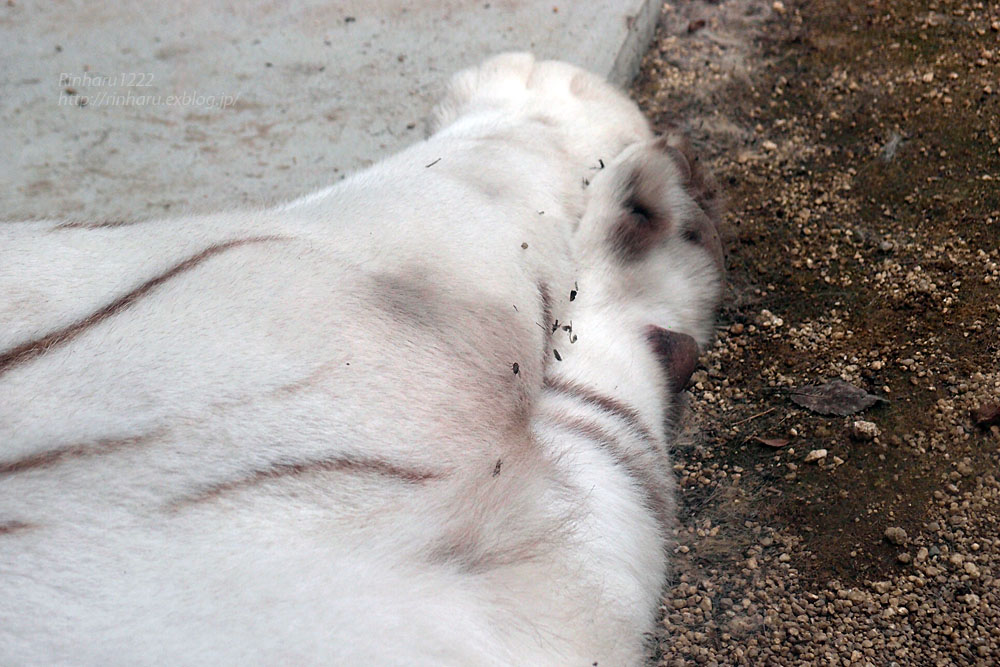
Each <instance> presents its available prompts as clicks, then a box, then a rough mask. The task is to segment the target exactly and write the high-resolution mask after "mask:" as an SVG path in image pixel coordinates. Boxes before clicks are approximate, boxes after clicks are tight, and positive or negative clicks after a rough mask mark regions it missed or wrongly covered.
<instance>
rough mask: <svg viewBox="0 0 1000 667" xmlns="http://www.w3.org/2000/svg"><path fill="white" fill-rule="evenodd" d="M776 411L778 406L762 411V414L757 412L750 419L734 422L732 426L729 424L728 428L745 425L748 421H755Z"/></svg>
mask: <svg viewBox="0 0 1000 667" xmlns="http://www.w3.org/2000/svg"><path fill="white" fill-rule="evenodd" d="M777 409H778V406H777V405H776V406H774V407H773V408H768V409H767V410H764V412H758V413H757V414H755V415H752V416H750V417H747V418H746V419H741V420H739V421H738V422H736V423H734V424H730V426H739V425H740V424H745V423H747V422H748V421H753V420H754V419H757V417H763V416H764V415H766V414H768V413H771V412H774V411H775V410H777Z"/></svg>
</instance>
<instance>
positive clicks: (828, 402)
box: [792, 380, 885, 417]
mask: <svg viewBox="0 0 1000 667" xmlns="http://www.w3.org/2000/svg"><path fill="white" fill-rule="evenodd" d="M879 401H885V399H884V398H881V397H879V396H875V395H873V394H869V393H868V392H867V391H865V390H864V389H859V388H858V387H855V386H854V385H853V384H848V383H847V382H844V381H843V380H834V381H833V382H827V383H826V384H818V385H806V386H804V387H799V388H797V389H793V390H792V402H794V403H795V404H796V405H801V406H802V407H804V408H808V409H809V410H812V411H813V412H818V413H820V414H821V415H840V416H841V417H846V416H847V415H853V414H854V413H855V412H860V411H861V410H864V409H865V408H870V407H871V406H873V405H875V403H877V402H879Z"/></svg>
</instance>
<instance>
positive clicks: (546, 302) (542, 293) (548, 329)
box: [538, 283, 552, 335]
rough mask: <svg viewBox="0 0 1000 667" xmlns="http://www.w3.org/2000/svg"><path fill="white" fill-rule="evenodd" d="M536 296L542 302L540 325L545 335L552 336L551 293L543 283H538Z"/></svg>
mask: <svg viewBox="0 0 1000 667" xmlns="http://www.w3.org/2000/svg"><path fill="white" fill-rule="evenodd" d="M538 294H539V297H540V298H541V300H542V325H543V326H544V327H545V333H546V335H550V334H552V293H551V292H550V291H549V286H548V285H547V284H545V283H538Z"/></svg>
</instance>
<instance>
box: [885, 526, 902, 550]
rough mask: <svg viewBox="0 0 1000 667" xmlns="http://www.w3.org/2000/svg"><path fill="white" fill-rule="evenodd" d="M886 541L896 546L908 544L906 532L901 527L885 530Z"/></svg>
mask: <svg viewBox="0 0 1000 667" xmlns="http://www.w3.org/2000/svg"><path fill="white" fill-rule="evenodd" d="M885 539H887V540H889V541H890V542H892V543H893V544H895V545H897V546H898V545H903V544H906V539H907V535H906V531H905V530H903V529H902V528H900V527H899V526H890V527H889V528H886V529H885Z"/></svg>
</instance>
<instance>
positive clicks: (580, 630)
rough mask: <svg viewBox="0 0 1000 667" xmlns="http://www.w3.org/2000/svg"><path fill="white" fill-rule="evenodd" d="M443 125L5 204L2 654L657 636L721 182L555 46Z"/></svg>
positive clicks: (423, 656) (518, 648) (460, 647)
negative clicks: (361, 167) (110, 216)
mask: <svg viewBox="0 0 1000 667" xmlns="http://www.w3.org/2000/svg"><path fill="white" fill-rule="evenodd" d="M431 128H432V131H433V134H432V136H431V137H430V138H429V139H428V140H426V141H424V142H421V143H418V144H416V145H414V146H412V147H411V148H409V149H407V150H406V151H404V152H402V153H400V154H398V155H396V156H393V157H391V158H389V159H387V160H385V161H384V162H382V163H380V164H378V165H376V166H375V167H372V168H371V169H369V170H367V171H365V172H362V173H359V174H356V175H354V176H353V177H351V178H348V179H346V180H345V181H343V182H342V183H340V184H338V185H336V186H334V187H331V188H328V189H326V190H323V191H320V192H317V193H315V194H313V195H309V196H307V197H304V198H302V199H300V200H297V201H294V202H291V203H289V204H285V205H283V206H280V207H276V208H271V209H264V210H256V211H244V212H233V213H224V214H219V215H215V216H207V217H199V218H180V219H173V220H159V221H144V222H142V223H135V224H133V223H127V222H121V223H119V222H96V223H85V222H78V221H69V222H66V221H52V222H33V223H10V224H5V225H3V226H2V227H0V324H2V326H0V664H38V663H46V664H68V663H72V664H129V665H131V664H178V663H180V664H212V665H216V664H243V663H247V662H250V663H265V664H270V663H278V662H281V663H290V664H344V665H355V664H407V665H410V664H426V665H440V664H452V665H494V664H495V665H503V664H532V665H567V664H580V665H584V664H586V665H591V664H602V665H605V664H607V665H624V664H636V663H639V662H641V660H642V658H643V655H644V643H643V642H644V639H643V638H644V635H645V633H647V632H648V631H649V630H650V629H651V624H652V623H653V619H654V615H655V610H656V608H657V604H658V598H659V593H660V588H661V586H662V585H663V582H664V580H665V576H666V572H667V563H666V558H665V553H666V549H665V548H666V546H667V545H666V534H667V533H666V530H665V528H666V526H667V525H669V523H670V521H671V517H672V513H673V501H672V481H671V475H670V466H669V461H668V459H667V444H668V440H669V437H670V428H669V421H670V420H669V417H670V415H671V414H673V409H674V406H675V405H676V399H675V393H674V392H675V391H677V390H678V389H679V388H680V387H682V386H683V384H684V381H685V380H686V375H687V374H689V373H690V370H691V368H692V367H693V363H694V360H693V356H694V354H695V353H696V350H695V349H694V347H693V346H691V345H686V344H683V342H684V341H685V340H688V339H686V338H685V337H684V336H691V337H693V339H694V340H696V341H697V343H698V344H700V345H704V344H705V343H706V342H707V341H708V338H709V335H710V332H711V324H712V317H713V309H714V307H715V305H716V301H717V299H718V296H719V288H720V282H721V275H720V271H719V267H718V263H717V262H718V259H719V255H718V251H717V248H716V245H717V244H715V241H714V239H716V238H717V235H713V234H715V221H714V220H713V219H711V218H710V217H706V210H707V209H706V210H703V204H702V202H701V201H700V200H699V199H698V197H699V196H700V195H699V193H700V192H702V190H704V188H703V187H702V186H703V185H704V184H705V183H707V182H708V181H707V180H706V179H705V177H704V175H702V174H692V166H691V164H689V163H688V158H687V157H686V156H687V153H680V152H679V149H677V148H676V147H675V146H676V145H677V142H676V141H666V142H664V141H661V142H659V143H657V142H656V141H655V140H654V139H653V137H652V135H651V132H650V130H649V128H648V127H647V124H646V122H645V120H644V119H643V118H642V116H641V115H640V113H639V112H638V110H637V109H636V107H635V105H634V104H632V103H631V102H630V101H629V100H627V99H626V98H625V97H624V96H623V95H621V94H620V93H619V92H617V91H615V90H614V89H612V88H611V87H609V86H608V85H607V84H605V83H604V82H603V81H601V80H599V79H597V78H596V77H594V76H592V75H590V74H588V73H586V72H583V71H580V70H578V69H576V68H573V67H571V66H569V65H565V64H562V63H554V62H544V63H543V62H536V61H535V60H534V59H533V58H532V57H531V56H529V55H526V54H507V55H503V56H498V57H496V58H494V59H491V60H489V61H487V62H486V63H484V64H483V65H481V66H480V67H479V68H475V69H472V70H468V71H465V72H461V73H459V74H458V75H456V77H455V78H454V79H453V80H452V83H451V85H450V87H449V89H448V93H447V94H446V96H445V98H444V99H443V100H442V102H441V104H440V105H439V106H438V107H437V109H436V110H435V112H434V115H433V118H432V121H431ZM678 155H681V156H682V157H681V158H678ZM585 179H587V180H588V181H589V182H590V185H589V187H586V188H584V187H582V186H581V183H583V182H584V180H585ZM693 183H697V184H699V186H698V188H697V189H696V188H695V187H694V186H693V185H692V184H693ZM707 213H708V214H709V216H711V215H712V214H713V211H707ZM706 221H708V222H706ZM706 225H710V227H706ZM651 327H652V328H651ZM650 331H653V332H657V333H656V335H655V336H651V334H650ZM678 341H680V342H678ZM651 343H652V344H651Z"/></svg>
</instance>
